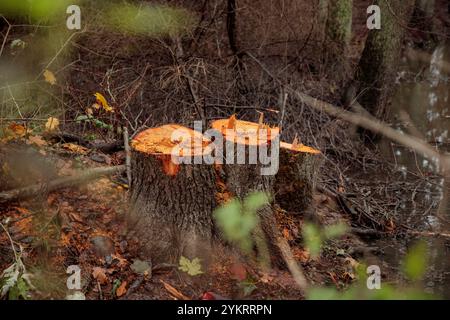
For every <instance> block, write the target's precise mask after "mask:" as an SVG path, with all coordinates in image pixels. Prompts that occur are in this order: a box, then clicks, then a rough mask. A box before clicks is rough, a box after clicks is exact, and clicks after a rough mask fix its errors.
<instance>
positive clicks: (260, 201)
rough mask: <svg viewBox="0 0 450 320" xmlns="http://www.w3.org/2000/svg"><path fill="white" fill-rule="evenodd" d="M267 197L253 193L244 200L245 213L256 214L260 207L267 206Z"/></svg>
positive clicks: (263, 194)
mask: <svg viewBox="0 0 450 320" xmlns="http://www.w3.org/2000/svg"><path fill="white" fill-rule="evenodd" d="M269 201H270V199H269V196H268V195H267V194H266V193H264V192H254V193H252V194H250V195H248V196H247V197H246V198H245V199H244V203H243V206H244V210H245V212H251V213H256V212H257V211H258V209H260V208H261V207H262V206H264V205H266V204H268V203H269Z"/></svg>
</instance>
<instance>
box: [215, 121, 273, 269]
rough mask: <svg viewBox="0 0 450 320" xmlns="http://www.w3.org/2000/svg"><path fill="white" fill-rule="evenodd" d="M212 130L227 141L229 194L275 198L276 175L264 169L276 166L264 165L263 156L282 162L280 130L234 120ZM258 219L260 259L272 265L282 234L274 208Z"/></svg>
mask: <svg viewBox="0 0 450 320" xmlns="http://www.w3.org/2000/svg"><path fill="white" fill-rule="evenodd" d="M211 126H212V128H213V129H215V130H217V131H219V132H220V133H221V134H222V136H223V138H224V141H225V144H224V154H223V161H222V162H223V164H222V166H221V168H222V170H223V174H224V177H225V184H226V187H227V190H228V192H230V193H231V194H232V196H233V197H236V198H238V199H239V200H241V201H242V200H243V199H245V198H246V197H247V196H248V195H249V194H251V193H253V192H258V191H259V192H265V193H266V194H268V195H269V196H270V195H272V194H273V191H274V190H273V186H274V181H275V174H276V171H275V172H273V173H272V174H271V172H265V170H264V169H267V168H268V166H269V165H272V163H271V164H267V163H264V162H266V161H261V157H260V152H263V153H265V154H266V155H267V156H270V158H273V159H274V160H275V161H278V151H279V149H278V148H279V129H278V128H270V127H268V126H266V125H263V124H262V123H253V122H248V121H241V120H236V119H235V118H234V116H233V117H231V118H230V119H221V120H216V121H214V122H213V123H212V125H211ZM261 148H263V150H262V149H261ZM261 150H262V151H261ZM242 162H244V163H242ZM257 215H258V217H259V220H260V226H259V227H257V228H256V229H255V231H254V232H253V238H254V241H255V244H256V247H257V250H258V254H259V256H260V258H262V260H264V261H265V262H269V261H270V254H269V253H273V252H276V251H277V247H276V237H277V233H278V230H277V228H276V220H275V217H274V215H273V212H272V207H271V205H270V204H267V205H265V206H264V207H262V208H260V209H259V210H258V212H257Z"/></svg>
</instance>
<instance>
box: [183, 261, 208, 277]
mask: <svg viewBox="0 0 450 320" xmlns="http://www.w3.org/2000/svg"><path fill="white" fill-rule="evenodd" d="M179 264H180V266H179V267H178V269H180V270H181V271H184V272H186V273H187V274H188V275H190V276H197V275H199V274H202V273H203V271H202V265H201V263H200V259H199V258H194V259H192V261H191V260H189V259H188V258H185V257H183V256H181V257H180V263H179Z"/></svg>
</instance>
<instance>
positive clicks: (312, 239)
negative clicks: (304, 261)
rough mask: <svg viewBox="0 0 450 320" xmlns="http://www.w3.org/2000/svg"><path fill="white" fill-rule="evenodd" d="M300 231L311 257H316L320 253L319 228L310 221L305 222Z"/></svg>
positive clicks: (321, 240)
mask: <svg viewBox="0 0 450 320" xmlns="http://www.w3.org/2000/svg"><path fill="white" fill-rule="evenodd" d="M302 233H303V240H304V243H305V246H306V247H307V248H308V250H309V253H310V254H311V257H312V258H317V257H318V256H319V255H320V248H321V247H322V242H323V239H322V236H321V234H320V230H319V228H318V227H317V226H316V225H314V224H312V223H305V225H304V226H303V232H302Z"/></svg>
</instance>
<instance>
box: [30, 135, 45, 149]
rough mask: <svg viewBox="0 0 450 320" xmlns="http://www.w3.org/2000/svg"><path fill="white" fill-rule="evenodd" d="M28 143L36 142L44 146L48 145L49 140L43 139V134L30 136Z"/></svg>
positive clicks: (39, 145)
mask: <svg viewBox="0 0 450 320" xmlns="http://www.w3.org/2000/svg"><path fill="white" fill-rule="evenodd" d="M27 144H35V145H37V146H38V147H44V146H46V145H47V141H45V140H44V139H42V137H41V136H30V137H29V138H28V140H27Z"/></svg>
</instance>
